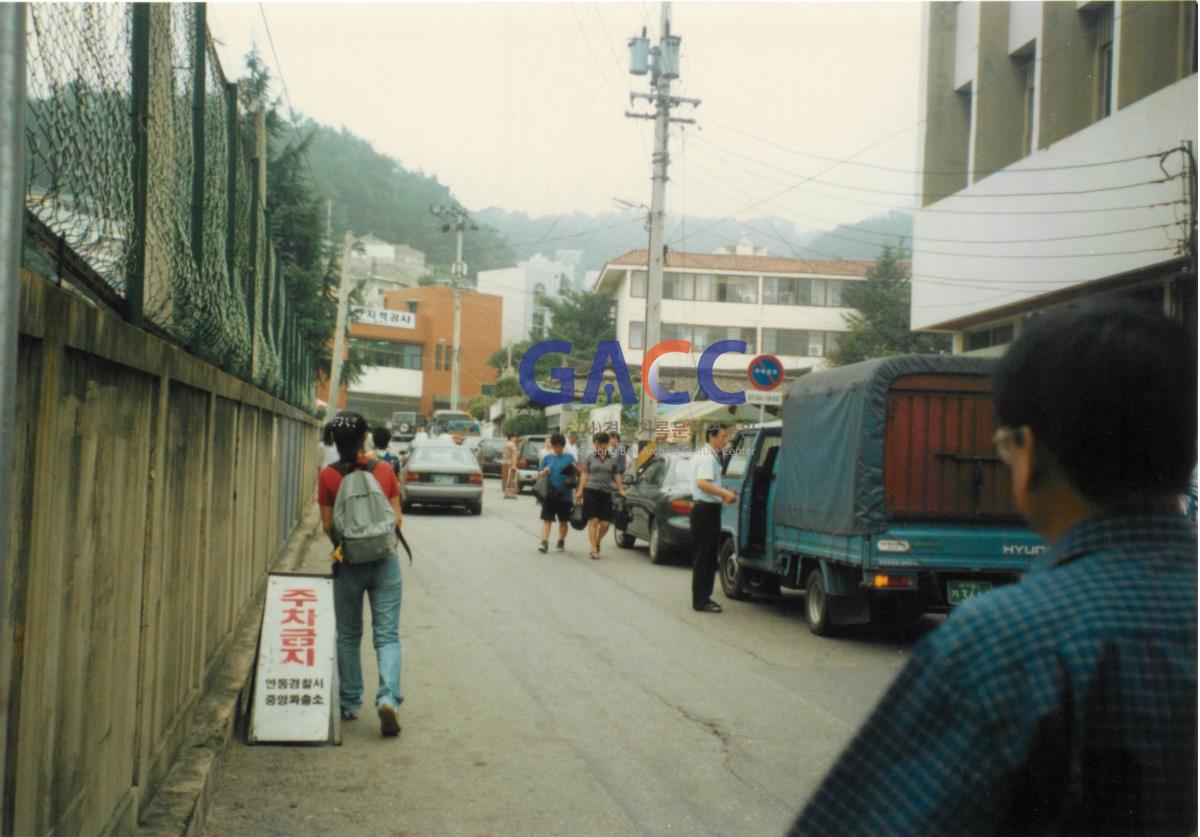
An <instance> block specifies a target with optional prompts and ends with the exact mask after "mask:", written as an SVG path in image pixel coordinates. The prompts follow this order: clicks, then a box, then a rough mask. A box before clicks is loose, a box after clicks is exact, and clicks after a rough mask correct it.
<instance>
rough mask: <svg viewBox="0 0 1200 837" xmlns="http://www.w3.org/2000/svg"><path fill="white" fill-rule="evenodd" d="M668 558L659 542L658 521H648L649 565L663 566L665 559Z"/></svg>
mask: <svg viewBox="0 0 1200 837" xmlns="http://www.w3.org/2000/svg"><path fill="white" fill-rule="evenodd" d="M668 557H670V556H669V555H668V554H667V551H666V550H665V549H664V548H663V545H662V541H661V540H659V532H658V521H657V520H651V521H650V563H651V564H665V563H667V558H668Z"/></svg>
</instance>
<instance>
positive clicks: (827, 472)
mask: <svg viewBox="0 0 1200 837" xmlns="http://www.w3.org/2000/svg"><path fill="white" fill-rule="evenodd" d="M992 363H994V362H993V361H987V360H984V359H978V358H964V357H961V356H959V357H953V356H950V357H947V356H936V357H926V356H904V357H900V358H886V359H883V360H880V361H869V362H867V363H865V364H854V365H851V366H847V367H842V368H840V369H836V370H830V371H827V372H818V373H813V374H811V375H807V376H805V377H804V378H802V379H800V380H798V381H797V382H796V383H794V384H793V385H792V389H791V390H790V391H789V393H788V398H787V401H786V402H785V407H784V420H783V422H782V423H776V424H775V425H773V426H772V425H762V426H757V427H752V428H748V429H746V430H744V431H742V432H741V433H740V434H738V436H737V437H735V439H734V440H733V443H732V453H731V455H730V456H729V458H728V460H727V462H726V466H725V470H724V474H723V476H722V482H723V484H724V485H725V487H726V488H729V489H730V490H732V491H734V492H736V493H737V495H738V501H737V503H736V504H734V505H732V506H729V507H726V509H725V511H724V512H723V517H722V543H721V551H720V579H721V586H722V589H723V590H724V592H725V594H726V596H729V597H730V598H734V599H737V598H749V597H752V596H755V595H770V594H773V593H777V592H778V590H779V589H780V587H788V588H792V589H797V590H804V591H805V593H806V597H807V603H806V617H807V619H808V622H809V626H810V628H811V629H812V630H813V632H814V633H817V634H822V635H823V634H827V633H829V632H831V630H833V629H834V627H835V626H837V625H845V624H858V623H863V622H867V621H871V620H872V619H879V618H885V617H886V618H888V619H889V620H896V619H899V620H901V621H903V620H911V619H913V618H915V617H917V616H919V615H920V614H922V613H926V612H947V611H949V610H950V609H951V608H953V607H956V606H958V605H960V604H962V603H964V602H966V601H967V600H969V599H970V598H972V597H973V596H975V595H980V594H983V593H986V592H987V591H989V590H991V589H993V588H995V587H997V586H1000V585H1003V584H1007V583H1011V582H1013V581H1016V580H1017V579H1018V578H1019V577H1020V575H1021V574H1022V573H1023V572H1024V570H1025V569H1026V567H1027V566H1028V565H1029V563H1030V561H1031V560H1032V559H1033V558H1035V557H1036V556H1037V555H1039V554H1041V552H1042V551H1044V546H1043V545H1042V543H1041V541H1040V539H1039V538H1038V537H1037V536H1036V535H1035V534H1034V533H1032V532H1031V531H1030V530H1029V529H1028V528H1027V526H1026V525H1025V523H1024V521H1022V520H1021V518H1020V517H1019V515H1018V514H1017V513H1016V510H1015V509H1014V508H1013V505H1012V498H1011V493H1012V492H1011V484H1010V479H1009V474H1008V471H1007V469H1006V468H1005V467H1004V466H1003V465H1002V463H1001V462H1000V460H999V459H998V458H997V457H996V456H995V454H994V451H993V450H992V444H991V437H992V433H993V432H994V430H995V419H994V413H993V408H992V396H991V391H990V385H989V374H990V369H991V364H992Z"/></svg>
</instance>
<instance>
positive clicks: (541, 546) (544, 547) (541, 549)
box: [538, 541, 550, 552]
mask: <svg viewBox="0 0 1200 837" xmlns="http://www.w3.org/2000/svg"><path fill="white" fill-rule="evenodd" d="M549 548H550V544H549V543H547V542H546V541H542V542H541V543H540V544H538V552H545V551H546V550H548V549H549Z"/></svg>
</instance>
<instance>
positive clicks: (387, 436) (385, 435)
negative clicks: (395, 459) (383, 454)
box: [371, 425, 392, 450]
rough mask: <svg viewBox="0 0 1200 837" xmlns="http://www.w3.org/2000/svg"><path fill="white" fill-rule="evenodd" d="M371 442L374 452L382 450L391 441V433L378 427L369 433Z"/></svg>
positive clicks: (382, 427) (381, 426)
mask: <svg viewBox="0 0 1200 837" xmlns="http://www.w3.org/2000/svg"><path fill="white" fill-rule="evenodd" d="M371 441H372V442H374V443H375V450H384V449H386V448H387V446H388V442H390V441H392V431H390V430H388V429H387V428H386V427H384V426H383V425H380V426H379V427H376V428H375V429H374V430H372V431H371Z"/></svg>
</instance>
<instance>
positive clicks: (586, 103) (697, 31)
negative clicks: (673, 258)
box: [208, 2, 921, 230]
mask: <svg viewBox="0 0 1200 837" xmlns="http://www.w3.org/2000/svg"><path fill="white" fill-rule="evenodd" d="M208 8H209V11H208V16H209V25H210V28H211V30H212V32H213V35H214V37H215V38H216V39H217V40H218V42H219V46H218V50H219V53H220V55H221V61H222V64H223V66H224V68H225V71H226V73H227V75H229V76H231V77H232V76H235V75H239V74H240V73H241V67H242V57H243V56H244V55H245V53H246V52H247V51H248V50H249V49H250V48H251V46H252V45H255V44H257V46H258V48H259V51H260V52H261V53H262V55H263V58H264V60H265V61H266V63H267V65H268V66H269V67H270V68H271V69H272V72H273V73H274V74H275V75H276V76H281V77H282V79H283V81H284V82H285V83H286V87H287V94H288V95H287V100H289V101H290V104H291V106H292V107H294V108H295V109H296V110H297V111H299V112H301V113H303V114H304V115H306V116H309V117H311V118H313V119H315V120H317V121H319V122H323V123H326V124H330V125H334V126H345V127H346V128H348V129H349V130H351V131H353V132H354V133H355V134H357V135H359V136H361V137H364V138H365V139H367V140H369V141H370V142H371V143H372V144H373V145H374V147H375V148H376V150H378V151H380V152H382V153H385V154H388V155H389V156H391V157H394V158H395V159H397V160H399V161H400V162H401V164H403V165H404V166H405V167H406V168H408V169H412V170H420V171H423V172H425V173H426V174H429V175H436V176H437V177H438V179H439V180H440V181H441V182H442V183H444V184H446V185H448V186H449V187H450V189H451V190H452V191H453V192H454V194H455V196H456V197H457V198H458V200H459V201H461V202H462V204H463V205H464V206H465V207H467V208H468V209H471V210H479V209H483V208H486V207H493V206H494V207H499V208H501V209H505V210H509V211H514V212H525V213H527V214H530V215H544V214H550V213H563V212H576V211H578V212H582V213H587V214H595V213H600V212H606V211H611V210H613V209H614V208H615V205H614V203H613V199H614V198H621V199H624V200H627V201H630V202H632V203H635V204H636V203H647V204H648V203H649V202H650V185H651V184H650V154H651V147H652V144H653V124H652V123H651V122H649V121H646V120H638V119H628V118H626V117H625V115H624V113H625V111H626V110H629V109H634V110H637V111H639V112H643V113H648V112H649V110H650V108H649V105H648V103H646V102H645V101H639V102H638V103H637V104H636V105H635V106H634V107H633V108H631V107H630V102H629V94H630V92H631V91H636V92H646V91H648V90H649V77H648V76H641V77H637V76H632V75H630V74H629V72H628V61H629V58H628V56H629V51H628V48H627V46H626V39H627V38H629V37H630V36H632V35H635V34H637V33H639V32H640V30H641V29H642V27H643V26H645V27H646V28H647V29H648V31H649V35H650V38H651V42H652V43H653V44H657V43H658V37H659V29H660V16H661V10H660V9H661V7H660V5H659V4H657V3H520V4H512V3H480V4H457V3H438V4H427V3H391V4H373V5H365V4H364V5H358V4H353V5H351V4H337V5H333V4H324V3H315V4H293V3H265V4H262V6H259V5H257V4H219V3H212V4H210V5H209V7H208ZM671 10H672V24H671V31H672V32H673V33H674V34H676V35H679V36H681V37H682V47H681V51H682V55H681V71H680V78H679V79H678V80H677V81H676V82H675V83H674V86H673V88H672V92H673V94H674V95H677V96H686V97H693V98H699V99H701V100H702V104H701V105H700V106H699V107H697V108H692V107H680V108H677V109H676V110H675V111H674V113H673V115H674V116H677V117H683V118H694V119H696V120H697V123H698V124H697V125H696V126H680V125H673V126H671V170H670V179H671V180H670V185H669V188H668V194H667V208H668V212H669V213H671V214H676V213H679V212H684V213H686V214H687V215H689V216H691V215H696V216H702V217H711V218H717V217H736V218H752V217H758V216H762V215H773V216H775V217H778V218H781V219H786V220H788V221H791V222H793V223H795V224H796V225H797V226H798V227H799V228H800V229H801V230H804V229H812V230H821V229H829V228H831V227H833V226H835V225H836V224H838V223H844V222H849V221H855V220H860V219H863V218H866V217H870V216H872V215H877V214H881V213H885V212H887V211H888V209H889V208H890V207H911V206H912V205H913V203H914V201H913V198H912V193H913V190H914V187H915V178H914V177H913V175H912V174H907V173H904V172H889V171H879V170H877V169H873V168H868V167H865V166H856V165H853V164H841V165H837V166H834V167H833V168H832V169H829V170H828V171H825V170H826V169H827V168H828V167H829V166H830V165H831V163H832V161H836V160H841V159H844V158H848V157H853V160H854V161H855V162H865V163H874V164H880V165H884V166H888V167H891V168H898V169H902V170H908V171H911V170H914V169H917V168H919V165H918V162H917V143H918V140H919V131H918V128H917V126H918V123H919V118H918V95H917V83H918V77H919V75H920V63H921V62H920V50H921V35H920V21H921V6H920V5H919V4H916V3H700V2H676V3H673V4H672V7H671ZM264 16H265V19H266V23H264ZM268 29H269V32H270V41H273V42H274V54H273V52H272V47H271V43H270V41H269V40H268V37H267V32H268ZM279 92H282V90H279ZM864 149H868V150H865V151H864ZM860 152H862V153H860ZM854 155H857V156H854ZM820 158H828V159H820ZM814 175H816V179H817V180H820V181H822V183H820V184H815V183H812V182H804V183H802V182H801V181H803V180H804V179H805V178H806V177H812V176H814ZM830 184H832V185H830ZM847 186H849V187H851V188H846V187H847ZM863 190H870V191H863Z"/></svg>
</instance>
